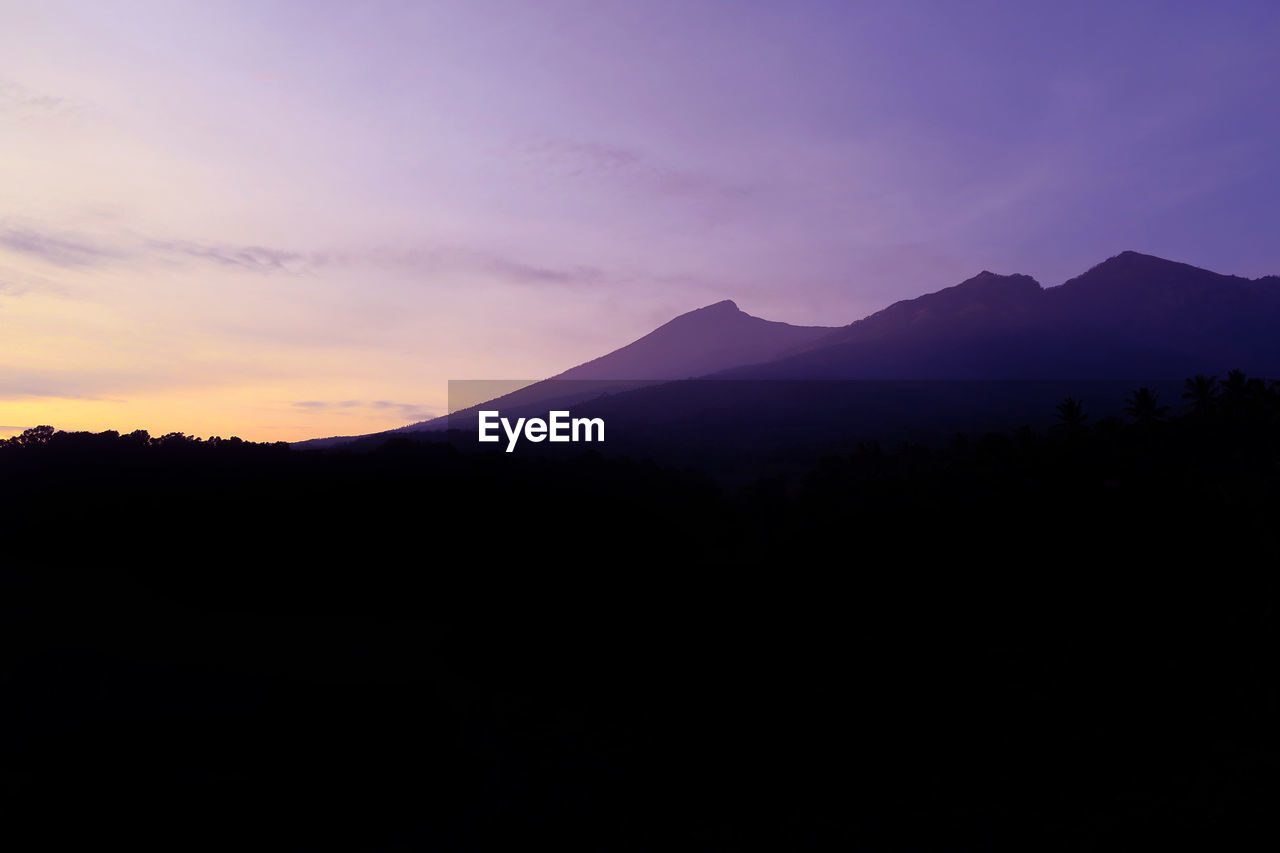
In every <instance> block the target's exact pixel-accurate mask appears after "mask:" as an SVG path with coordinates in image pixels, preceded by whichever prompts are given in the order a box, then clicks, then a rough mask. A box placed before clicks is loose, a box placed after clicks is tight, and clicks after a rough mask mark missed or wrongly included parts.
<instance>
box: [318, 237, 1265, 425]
mask: <svg viewBox="0 0 1280 853" xmlns="http://www.w3.org/2000/svg"><path fill="white" fill-rule="evenodd" d="M1277 328H1280V277H1277V276H1267V277H1264V278H1259V279H1247V278H1241V277H1239V276H1233V275H1222V274H1220V273H1215V272H1212V271H1210V270H1205V269H1201V268H1198V267H1194V266H1191V265H1189V264H1184V263H1178V262H1175V261H1169V260H1165V259H1163V258H1158V257H1154V256H1151V255H1144V254H1140V253H1138V252H1132V251H1126V252H1122V253H1121V254H1119V255H1116V256H1115V257H1112V258H1109V259H1108V260H1106V261H1104V262H1102V263H1100V264H1098V265H1096V266H1094V267H1093V268H1091V269H1089V270H1088V271H1087V272H1085V273H1084V274H1082V275H1080V276H1077V277H1075V278H1073V279H1071V280H1069V281H1067V282H1065V283H1064V284H1062V285H1059V286H1057V287H1050V288H1045V287H1042V286H1041V285H1040V284H1039V282H1037V281H1036V280H1035V279H1034V278H1032V277H1030V276H1028V275H1021V274H1014V275H999V274H996V273H993V272H990V271H987V270H984V271H983V272H981V273H979V274H978V275H976V276H974V277H972V278H970V279H967V280H965V281H963V282H961V283H959V284H957V285H954V286H951V287H947V288H944V289H942V290H938V291H936V292H933V293H928V294H925V295H923V296H919V297H916V298H914V299H907V300H902V301H900V302H895V303H894V304H892V305H890V306H889V307H887V308H885V309H883V310H881V311H877V312H876V313H874V314H871V315H869V316H867V317H865V318H863V319H861V320H858V321H856V322H853V323H850V324H849V325H847V326H842V327H838V328H827V327H799V326H791V325H788V324H786V323H777V322H771V321H768V320H763V319H761V318H758V317H753V316H751V315H749V314H746V313H745V312H743V311H741V310H740V309H739V308H738V307H737V305H735V304H734V303H733V302H730V301H727V300H726V301H724V302H718V303H715V304H714V305H708V306H707V307H705V308H700V309H697V310H695V311H690V312H688V313H687V314H682V315H680V316H679V317H676V318H675V319H673V320H671V321H670V322H668V323H666V324H664V325H662V326H660V327H659V328H657V329H655V330H654V331H653V332H650V333H649V334H648V335H645V336H644V337H642V338H640V339H638V340H636V341H634V342H633V343H631V344H628V345H627V346H624V347H622V348H621V349H618V350H615V351H613V352H611V353H608V354H607V355H604V356H601V357H600V358H597V359H594V360H592V361H588V362H585V363H584V364H580V365H578V366H576V367H573V368H570V369H568V370H566V371H564V372H563V373H560V374H557V375H556V376H554V377H551V378H550V379H548V380H543V381H542V382H538V383H534V384H532V385H530V386H528V387H526V388H522V389H520V390H519V391H516V392H514V393H512V394H506V395H503V396H495V399H493V400H490V401H488V402H486V403H485V404H483V405H484V407H485V408H497V409H501V410H503V412H504V414H506V412H508V411H510V412H512V413H513V414H515V415H522V414H527V413H534V412H535V411H536V410H539V409H540V410H541V411H542V412H545V411H547V409H548V408H569V407H570V406H573V407H574V408H575V414H577V410H578V409H582V411H583V413H584V414H589V413H591V412H597V413H600V414H604V413H606V412H607V413H608V414H609V415H610V416H612V417H613V418H615V420H617V421H620V422H626V421H632V422H634V423H642V424H645V425H647V426H646V429H647V431H648V432H649V433H650V434H652V435H655V436H659V435H661V434H662V432H663V431H664V429H665V427H660V426H659V425H660V424H661V423H668V424H670V423H682V424H685V425H686V426H691V425H693V424H694V422H696V421H699V420H700V419H708V418H711V419H713V420H715V424H714V425H713V426H712V427H708V429H707V430H705V432H706V433H707V434H712V433H714V432H715V431H716V430H722V429H723V427H724V425H725V424H727V423H728V420H726V418H730V417H741V416H742V415H744V414H747V413H749V412H754V413H759V412H765V411H769V410H776V411H777V412H778V413H779V414H778V415H777V416H776V417H774V416H770V417H771V418H772V419H771V420H769V423H770V424H771V427H770V428H771V429H773V428H776V429H779V430H781V429H792V428H793V426H794V425H795V424H799V423H803V422H806V421H815V420H824V419H825V421H826V422H829V424H828V425H829V426H830V430H831V434H834V433H835V431H836V430H837V429H841V428H845V427H843V426H841V424H854V425H858V426H860V427H867V424H868V423H869V422H870V421H871V420H874V421H875V422H876V423H877V424H879V425H880V426H884V425H890V424H891V425H893V427H894V428H895V429H899V430H902V429H906V423H907V422H906V421H904V420H903V419H902V417H901V416H902V415H903V414H904V413H906V414H910V416H911V417H910V418H909V420H910V422H911V427H910V429H911V431H913V432H915V433H918V434H925V433H927V432H928V431H929V427H930V424H928V423H927V422H928V421H930V420H933V421H935V422H936V423H935V424H933V425H934V426H937V425H940V424H941V422H942V421H946V420H947V419H948V417H950V415H953V414H956V413H959V412H961V411H962V410H963V411H964V412H965V413H966V414H965V416H966V418H968V419H969V422H970V423H978V422H979V420H980V419H981V418H982V417H983V416H984V413H994V412H1003V413H1005V414H1002V415H1001V417H1000V418H998V419H997V420H996V421H992V422H991V423H990V424H989V425H990V426H993V427H994V426H998V425H999V421H1000V420H1001V419H1004V418H1014V417H1016V418H1018V419H1020V420H1019V422H1020V423H1025V422H1027V420H1026V418H1027V415H1028V413H1029V412H1034V411H1040V410H1044V411H1048V410H1049V409H1048V408H1047V407H1046V402H1047V401H1048V400H1049V399H1050V398H1048V397H1046V396H1045V395H1048V394H1056V393H1059V392H1060V391H1061V390H1063V389H1067V388H1069V389H1070V390H1069V391H1068V393H1073V394H1074V393H1078V392H1077V390H1076V388H1075V387H1074V386H1067V385H1062V384H1061V383H1072V382H1076V383H1083V382H1094V383H1111V384H1103V385H1094V386H1091V388H1092V389H1093V391H1094V396H1093V399H1095V400H1097V399H1102V400H1104V401H1109V402H1105V406H1104V408H1105V407H1107V406H1109V407H1110V408H1117V409H1118V407H1119V405H1120V402H1121V401H1122V400H1123V397H1124V392H1126V391H1128V390H1132V389H1131V388H1128V386H1127V385H1125V384H1123V383H1127V382H1129V381H1132V380H1143V381H1145V382H1149V383H1155V384H1154V385H1153V387H1164V386H1162V385H1160V383H1161V382H1172V383H1180V382H1181V380H1182V379H1183V378H1184V377H1187V376H1194V375H1196V374H1201V373H1205V374H1214V373H1219V374H1220V373H1223V372H1224V371H1225V370H1228V369H1231V368H1239V369H1242V370H1244V371H1245V372H1246V373H1248V374H1250V375H1255V376H1268V377H1276V376H1280V346H1278V345H1277V343H1276V340H1275V329H1277ZM694 378H697V379H704V380H763V381H766V382H768V383H771V384H760V383H756V385H755V386H753V387H750V388H748V387H745V386H739V387H737V388H732V389H731V388H726V387H717V388H711V387H709V386H707V385H706V384H705V383H704V384H701V385H699V386H697V388H696V389H692V388H689V389H683V390H681V389H674V388H673V389H672V390H670V391H666V390H663V388H664V387H665V385H667V384H671V383H673V382H675V383H679V381H680V380H688V379H694ZM775 380H789V381H792V382H795V381H799V380H805V381H808V382H811V383H812V382H819V383H821V382H830V381H832V380H860V381H878V382H886V381H888V382H901V381H911V382H919V381H920V380H928V381H929V382H930V383H933V384H931V385H928V387H925V386H919V387H916V386H895V387H893V388H888V387H879V388H876V389H872V390H870V391H868V390H867V389H865V388H864V389H857V390H854V391H850V390H849V389H848V388H845V389H842V390H841V391H840V392H839V393H840V394H841V395H843V396H842V397H841V399H840V400H836V398H835V395H836V392H835V391H834V390H831V389H832V388H834V386H815V385H810V386H807V387H805V388H803V389H801V388H790V389H786V390H782V388H781V386H779V385H777V384H776V382H775ZM957 380H969V381H972V380H981V381H986V382H989V383H990V382H996V383H999V382H1008V381H1014V382H1020V383H1023V384H1022V385H1016V386H1015V385H1009V386H999V387H997V386H991V387H988V388H985V389H983V390H981V391H972V390H969V391H964V392H963V393H961V392H960V391H957V390H956V389H944V388H942V387H940V386H939V385H938V384H937V383H945V382H954V381H957ZM1029 381H1030V382H1040V383H1048V382H1054V383H1058V384H1056V385H1049V384H1044V385H1042V386H1041V387H1039V388H1031V386H1029V385H1027V384H1025V383H1027V382H1029ZM651 386H659V387H651ZM1176 387H1177V386H1176V385H1171V386H1169V388H1167V389H1166V391H1170V392H1171V393H1172V391H1171V390H1170V389H1176ZM869 394H870V395H872V396H868V395H869ZM1059 399H1060V398H1059ZM948 400H950V401H951V402H949V403H948V402H947V401H948ZM1054 402H1056V401H1054ZM1112 404H1114V405H1112ZM709 407H710V408H709ZM478 408H479V407H476V406H473V407H471V408H469V409H465V410H463V411H462V412H455V413H454V414H453V415H452V416H451V417H446V418H437V419H435V420H433V421H426V422H423V423H419V424H412V425H409V426H406V427H401V428H400V429H398V430H392V431H389V432H387V433H378V434H375V435H374V436H366V437H364V438H365V439H370V440H372V441H371V443H376V442H378V441H381V440H382V438H380V437H385V436H387V435H391V434H395V433H406V432H408V433H412V432H418V431H423V430H439V429H447V428H460V429H474V425H475V423H474V421H475V412H476V411H477V410H478ZM828 410H829V411H828ZM872 410H874V411H876V412H878V414H877V415H876V416H875V417H874V418H873V417H872V416H871V414H869V412H870V411H872ZM949 413H950V414H949ZM713 414H714V418H712V415H713ZM837 415H838V416H837ZM753 416H754V415H753ZM779 418H781V420H779ZM984 423H985V421H984ZM615 434H616V433H615ZM351 440H352V439H350V438H336V439H318V440H313V441H310V442H301V443H300V446H303V447H317V446H329V445H335V444H341V443H344V442H347V441H351Z"/></svg>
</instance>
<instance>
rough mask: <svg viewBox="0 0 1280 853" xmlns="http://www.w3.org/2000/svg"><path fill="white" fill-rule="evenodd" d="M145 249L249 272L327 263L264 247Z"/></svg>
mask: <svg viewBox="0 0 1280 853" xmlns="http://www.w3.org/2000/svg"><path fill="white" fill-rule="evenodd" d="M147 246H148V247H149V248H151V249H156V250H159V251H161V252H164V253H167V254H173V255H181V256H185V257H188V258H195V259H197V260H201V261H210V262H212V263H214V264H218V265H220V266H226V267H237V268H239V269H244V270H249V271H251V272H264V273H271V272H301V271H303V270H305V269H308V268H311V267H315V266H320V265H323V264H324V263H325V261H326V256H324V255H318V254H310V255H308V254H304V253H302V252H293V251H289V250H287V249H273V248H270V247H267V246H231V245H226V244H217V243H194V242H189V241H180V240H148V241H147Z"/></svg>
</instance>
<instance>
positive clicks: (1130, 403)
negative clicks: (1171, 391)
mask: <svg viewBox="0 0 1280 853" xmlns="http://www.w3.org/2000/svg"><path fill="white" fill-rule="evenodd" d="M1124 404H1125V405H1124V413H1125V414H1126V415H1128V416H1129V417H1131V418H1133V420H1134V422H1135V423H1139V424H1143V425H1146V424H1152V423H1155V422H1156V421H1159V420H1163V419H1164V417H1165V415H1167V414H1168V413H1169V407H1168V406H1162V405H1160V395H1159V394H1157V393H1156V392H1155V391H1152V390H1151V389H1150V388H1147V387H1142V388H1139V389H1138V390H1137V391H1134V392H1133V394H1131V395H1130V396H1128V397H1126V398H1125V401H1124Z"/></svg>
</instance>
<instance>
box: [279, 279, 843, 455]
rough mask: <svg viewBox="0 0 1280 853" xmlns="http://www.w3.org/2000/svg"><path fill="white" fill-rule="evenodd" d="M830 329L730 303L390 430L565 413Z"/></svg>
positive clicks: (756, 356)
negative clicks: (488, 411) (483, 413)
mask: <svg viewBox="0 0 1280 853" xmlns="http://www.w3.org/2000/svg"><path fill="white" fill-rule="evenodd" d="M832 331H834V330H833V328H831V327H828V326H793V325H790V324H789V323H780V322H776V321H773V320H764V319H761V318H760V317H754V316H752V315H751V314H748V313H746V312H745V311H743V310H742V309H740V308H739V307H738V306H737V304H736V303H734V302H732V301H730V300H728V299H726V300H723V301H721V302H716V303H715V304H713V305H707V306H706V307H704V308H698V309H695V310H693V311H689V312H687V313H685V314H681V315H680V316H678V317H676V318H675V319H673V320H670V321H668V322H666V323H664V324H662V325H661V326H659V327H658V328H656V329H654V330H653V331H652V332H650V333H649V334H647V335H645V336H644V337H642V338H639V339H637V340H635V341H632V342H631V343H629V344H627V345H626V346H624V347H621V348H620V349H617V350H614V351H613V352H610V353H607V354H606V355H603V356H600V357H599V358H595V359H592V360H591V361H588V362H584V363H583V364H579V365H577V366H576V367H571V368H569V369H568V370H565V371H564V372H562V373H559V374H556V375H555V376H552V377H551V378H550V379H546V380H543V381H541V382H535V383H533V384H531V385H528V386H526V387H524V388H521V389H519V390H517V391H513V392H511V393H507V394H502V395H501V396H496V397H495V398H493V399H492V400H489V401H486V402H485V403H483V404H481V405H479V406H470V407H467V408H465V409H462V410H461V411H455V412H453V413H452V414H450V415H447V416H445V417H440V418H434V419H432V420H429V421H423V422H421V423H416V424H410V425H409V426H404V427H400V428H398V429H395V430H390V431H389V432H390V433H392V434H395V433H403V432H417V431H422V430H438V429H447V428H450V426H452V427H453V428H459V427H460V426H461V425H463V424H464V422H474V418H475V413H476V412H477V411H478V410H479V409H480V408H481V406H483V407H484V408H497V409H501V410H503V411H504V412H506V411H516V410H521V409H523V408H524V407H529V406H537V407H540V408H541V409H542V411H543V412H545V411H547V408H548V406H550V405H552V404H554V405H555V406H557V407H560V408H564V407H566V406H570V405H574V404H575V403H578V402H581V401H582V400H586V399H592V398H595V397H599V396H600V395H602V394H606V393H616V392H618V391H622V390H630V389H634V388H638V387H642V386H644V385H649V384H654V383H658V382H663V381H670V380H676V379H689V378H693V377H696V376H704V375H706V374H709V373H715V372H717V371H720V370H725V369H727V368H731V367H736V366H739V365H744V364H753V363H756V362H763V361H769V360H772V359H774V358H777V357H779V356H781V355H783V354H785V353H788V352H791V351H793V350H795V349H796V348H797V347H799V346H802V345H805V344H809V343H812V342H814V341H816V340H818V339H820V338H822V337H823V336H825V335H827V334H829V333H831V332H832ZM468 419H470V421H468ZM374 435H382V433H375V434H374ZM357 438H367V436H340V437H334V438H321V439H312V440H310V441H303V442H298V443H297V444H296V445H295V446H297V447H303V448H316V447H327V446H333V445H336V444H342V443H346V442H349V441H353V440H355V439H357Z"/></svg>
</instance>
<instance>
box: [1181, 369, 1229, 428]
mask: <svg viewBox="0 0 1280 853" xmlns="http://www.w3.org/2000/svg"><path fill="white" fill-rule="evenodd" d="M1220 393H1221V389H1219V387H1218V377H1216V376H1205V375H1204V374H1203V373H1201V374H1199V375H1198V376H1196V377H1195V378H1194V379H1188V380H1187V381H1186V384H1185V385H1184V386H1183V391H1182V399H1184V400H1186V401H1187V402H1188V403H1189V404H1190V405H1191V411H1192V412H1193V413H1194V414H1197V415H1200V416H1201V417H1203V416H1205V415H1207V414H1209V413H1210V412H1212V411H1213V410H1214V409H1215V408H1217V405H1218V396H1219V394H1220Z"/></svg>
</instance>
